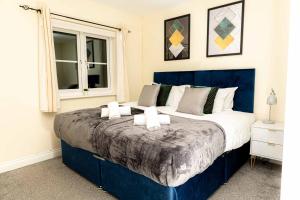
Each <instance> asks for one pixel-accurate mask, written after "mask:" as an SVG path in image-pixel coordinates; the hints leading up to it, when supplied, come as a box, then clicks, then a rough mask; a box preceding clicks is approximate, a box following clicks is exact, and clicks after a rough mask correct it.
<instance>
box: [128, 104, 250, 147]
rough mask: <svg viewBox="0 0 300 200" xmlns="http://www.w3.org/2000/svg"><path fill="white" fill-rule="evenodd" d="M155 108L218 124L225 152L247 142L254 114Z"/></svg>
mask: <svg viewBox="0 0 300 200" xmlns="http://www.w3.org/2000/svg"><path fill="white" fill-rule="evenodd" d="M126 105H130V106H132V107H135V108H139V109H142V110H144V109H145V107H143V106H137V103H136V102H129V103H126ZM157 110H158V111H159V112H161V113H164V114H168V115H174V116H178V117H184V118H190V119H196V120H208V121H212V122H215V123H217V124H219V125H220V126H221V127H222V128H223V129H224V131H225V136H226V147H225V152H226V151H230V150H233V149H237V148H239V147H241V146H243V145H244V144H245V143H247V142H248V141H249V140H250V135H251V125H252V124H253V123H254V122H255V115H254V114H253V113H246V112H238V111H224V112H220V113H214V114H208V115H203V116H198V115H191V114H186V113H179V112H176V108H174V107H171V106H161V107H157Z"/></svg>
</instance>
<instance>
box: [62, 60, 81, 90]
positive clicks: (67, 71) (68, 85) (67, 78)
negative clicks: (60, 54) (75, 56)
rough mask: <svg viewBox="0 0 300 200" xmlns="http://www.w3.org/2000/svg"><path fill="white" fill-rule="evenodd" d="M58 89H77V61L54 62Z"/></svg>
mask: <svg viewBox="0 0 300 200" xmlns="http://www.w3.org/2000/svg"><path fill="white" fill-rule="evenodd" d="M56 69H57V80H58V88H59V89H78V88H79V87H78V67H77V63H65V62H56Z"/></svg>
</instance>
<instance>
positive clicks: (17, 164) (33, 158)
mask: <svg viewBox="0 0 300 200" xmlns="http://www.w3.org/2000/svg"><path fill="white" fill-rule="evenodd" d="M58 156H61V149H53V150H49V151H45V152H41V153H38V154H33V155H29V156H24V157H22V158H19V159H16V160H10V161H5V162H2V163H0V174H1V173H3V172H8V171H11V170H14V169H18V168H21V167H25V166H28V165H32V164H35V163H38V162H42V161H45V160H49V159H52V158H55V157H58Z"/></svg>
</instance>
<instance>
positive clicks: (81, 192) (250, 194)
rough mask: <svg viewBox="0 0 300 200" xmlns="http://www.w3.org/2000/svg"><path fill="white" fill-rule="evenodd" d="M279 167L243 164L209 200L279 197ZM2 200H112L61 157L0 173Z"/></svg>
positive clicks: (250, 199)
mask: <svg viewBox="0 0 300 200" xmlns="http://www.w3.org/2000/svg"><path fill="white" fill-rule="evenodd" d="M280 179H281V166H280V165H276V164H272V163H268V162H262V161H259V160H258V161H257V163H256V165H255V167H254V168H253V169H251V168H250V165H249V163H246V164H245V165H244V166H243V167H242V168H241V169H240V170H239V171H238V172H237V173H235V174H234V175H233V177H232V178H231V179H230V180H229V182H228V183H227V184H225V185H223V186H222V187H220V188H219V189H218V190H217V191H216V192H215V193H214V194H213V195H212V196H211V197H210V200H227V199H228V200H229V199H230V200H256V199H257V200H269V199H270V200H276V199H280ZM0 199H1V200H85V199H87V200H115V198H114V197H112V196H111V195H110V194H108V193H106V192H105V191H103V190H101V189H99V188H97V187H96V186H94V185H93V184H91V183H90V182H88V181H87V180H86V179H84V178H82V177H81V176H80V175H78V174H77V173H75V172H73V171H72V170H70V169H69V168H67V167H66V166H65V165H64V164H63V163H62V161H61V158H55V159H51V160H48V161H44V162H41V163H38V164H35V165H31V166H27V167H24V168H21V169H17V170H14V171H10V172H6V173H3V174H0Z"/></svg>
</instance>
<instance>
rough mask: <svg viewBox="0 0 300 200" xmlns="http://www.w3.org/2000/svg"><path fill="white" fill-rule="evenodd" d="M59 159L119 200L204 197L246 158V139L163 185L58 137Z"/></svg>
mask: <svg viewBox="0 0 300 200" xmlns="http://www.w3.org/2000/svg"><path fill="white" fill-rule="evenodd" d="M61 146H62V159H63V163H64V164H65V165H66V166H68V167H69V168H71V169H73V170H74V171H76V172H77V173H79V174H80V175H81V176H83V177H85V178H86V179H88V180H89V181H91V182H92V183H94V184H95V185H96V186H98V187H102V188H103V189H104V190H105V191H107V192H109V193H110V194H112V195H113V196H115V197H116V198H118V199H120V200H204V199H207V198H208V197H209V196H210V195H211V194H213V193H214V192H215V191H216V190H217V189H218V188H219V187H220V186H221V185H222V184H224V183H226V182H227V181H228V179H229V178H230V177H231V176H232V175H233V174H234V173H235V172H236V171H237V170H238V169H239V168H240V167H241V166H242V165H243V164H245V162H247V160H248V159H249V149H250V144H249V142H248V143H246V144H244V145H243V146H242V147H240V148H238V149H235V150H232V151H230V152H226V153H224V154H223V155H221V156H220V157H219V158H218V159H216V160H215V162H214V163H213V164H212V165H211V166H210V167H209V168H207V169H206V170H205V171H204V172H202V173H201V174H198V175H196V176H194V177H193V178H191V179H189V180H188V181H187V182H186V183H184V184H183V185H180V186H177V187H166V186H163V185H160V184H158V183H156V182H154V181H152V180H151V179H149V178H147V177H145V176H143V175H140V174H137V173H135V172H133V171H130V170H129V169H127V168H125V167H123V166H121V165H118V164H114V163H112V162H110V161H107V160H104V159H101V158H100V157H98V156H97V155H94V154H93V153H91V152H88V151H85V150H82V149H79V148H74V147H72V146H70V145H69V144H67V143H66V142H64V141H63V140H62V141H61Z"/></svg>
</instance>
